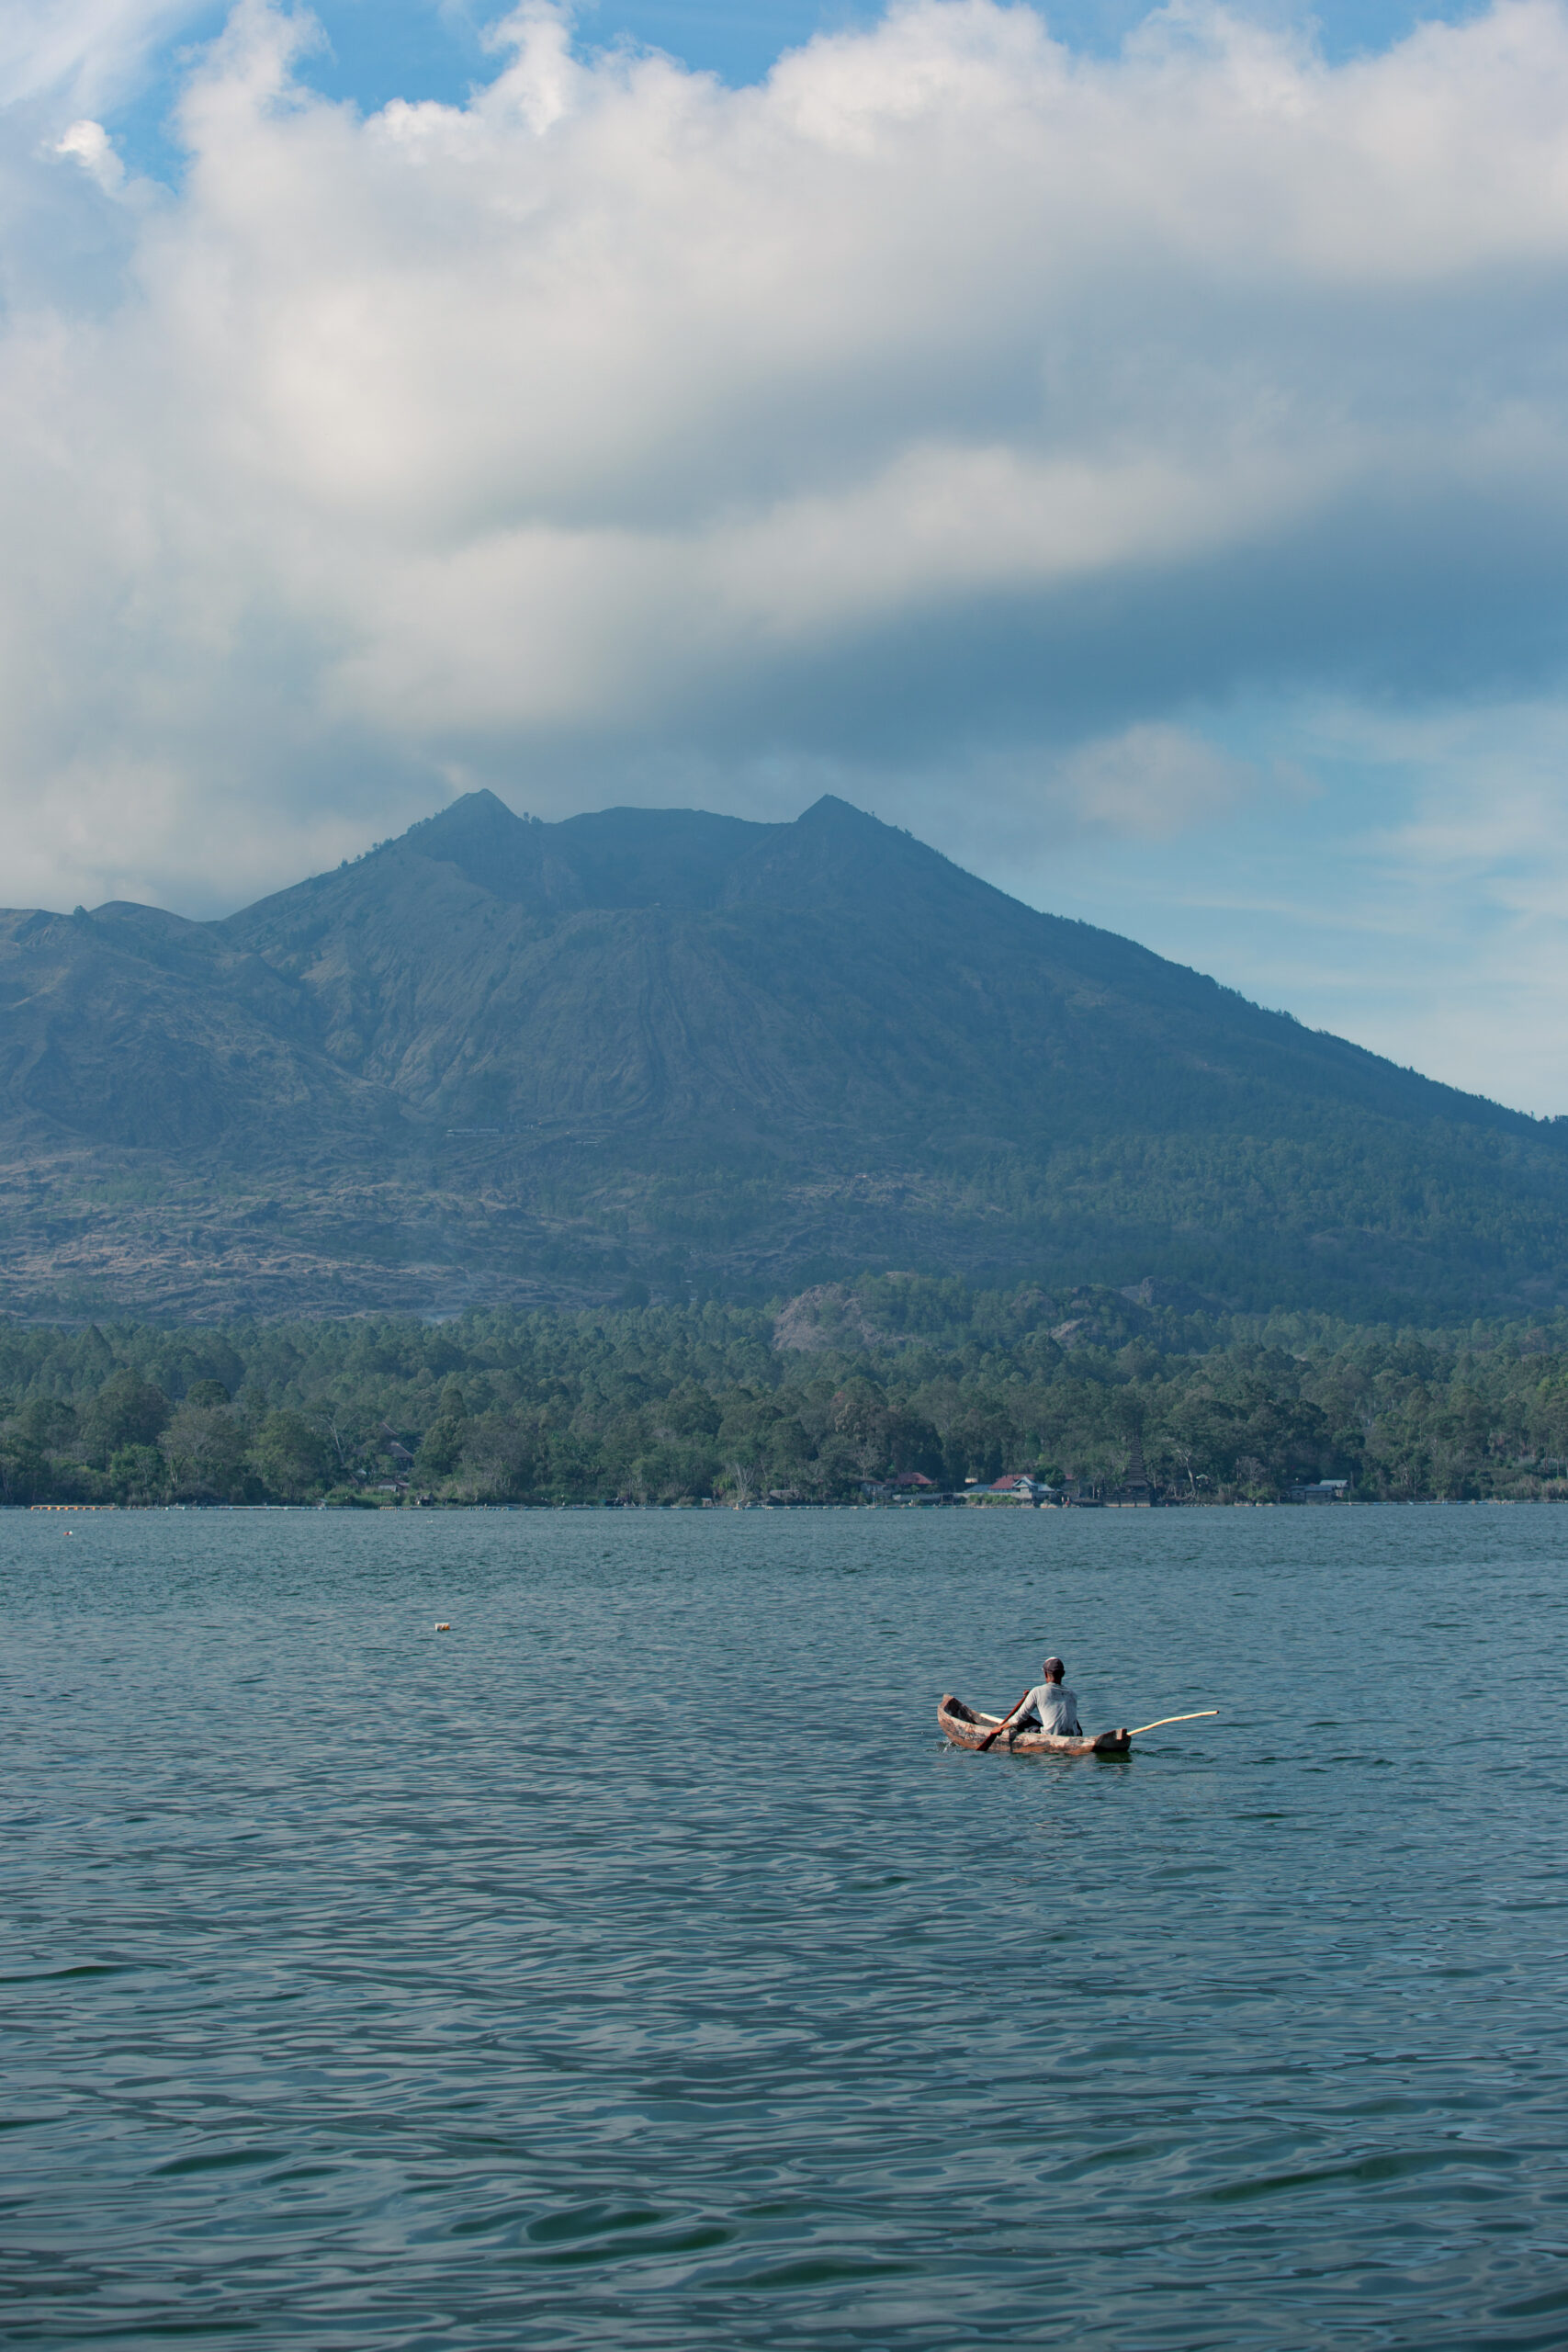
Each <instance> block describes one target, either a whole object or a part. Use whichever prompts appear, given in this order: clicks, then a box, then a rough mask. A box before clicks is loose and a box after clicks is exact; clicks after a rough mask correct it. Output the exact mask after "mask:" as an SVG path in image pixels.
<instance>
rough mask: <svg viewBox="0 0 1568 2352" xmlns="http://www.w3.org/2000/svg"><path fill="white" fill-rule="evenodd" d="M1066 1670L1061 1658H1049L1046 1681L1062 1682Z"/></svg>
mask: <svg viewBox="0 0 1568 2352" xmlns="http://www.w3.org/2000/svg"><path fill="white" fill-rule="evenodd" d="M1066 1670H1067V1669H1066V1667H1065V1666H1064V1665H1063V1664H1062V1661H1061V1659H1060V1658H1059V1657H1048V1658H1047V1659H1046V1661H1045V1679H1046V1681H1047V1682H1060V1680H1061V1679H1062V1677H1063V1675H1064V1674H1066Z"/></svg>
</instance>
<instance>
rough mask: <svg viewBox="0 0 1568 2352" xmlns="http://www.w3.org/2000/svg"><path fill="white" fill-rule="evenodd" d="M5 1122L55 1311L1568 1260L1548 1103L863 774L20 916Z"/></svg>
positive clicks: (6, 977)
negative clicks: (233, 900) (1159, 943)
mask: <svg viewBox="0 0 1568 2352" xmlns="http://www.w3.org/2000/svg"><path fill="white" fill-rule="evenodd" d="M0 1111H3V1116H4V1122H5V1145H6V1148H5V1154H4V1159H5V1172H4V1176H3V1179H0V1181H3V1182H4V1183H5V1185H6V1193H5V1196H4V1213H5V1224H4V1228H3V1231H0V1252H3V1253H4V1254H3V1256H0V1267H4V1268H5V1270H6V1271H7V1272H8V1273H9V1277H10V1281H11V1284H12V1301H13V1304H18V1305H24V1306H32V1305H37V1304H39V1302H41V1301H44V1300H45V1299H46V1298H47V1297H50V1296H56V1297H69V1296H72V1295H77V1294H78V1293H79V1294H80V1295H82V1296H83V1297H84V1298H85V1296H86V1295H87V1294H88V1292H89V1291H90V1290H91V1288H92V1285H93V1284H94V1283H97V1284H98V1285H99V1288H100V1291H101V1293H102V1296H103V1300H105V1301H107V1303H109V1304H113V1303H116V1302H118V1303H120V1304H124V1305H130V1304H135V1303H139V1302H140V1303H143V1304H147V1305H152V1306H161V1307H165V1308H168V1309H169V1310H171V1311H175V1310H179V1311H189V1310H191V1309H192V1308H193V1307H196V1308H199V1309H200V1310H201V1311H206V1310H207V1308H209V1307H210V1309H211V1310H212V1311H215V1312H216V1311H225V1312H232V1311H236V1310H241V1311H243V1310H244V1309H245V1308H254V1309H257V1310H259V1311H268V1310H270V1311H285V1310H286V1309H290V1310H291V1309H294V1308H298V1307H299V1306H317V1305H321V1306H325V1305H335V1304H366V1305H368V1304H376V1305H396V1304H399V1303H407V1304H417V1305H422V1306H437V1307H441V1306H449V1305H451V1304H453V1303H462V1302H463V1301H465V1300H470V1299H474V1298H482V1297H491V1296H494V1297H521V1296H539V1297H547V1296H557V1295H572V1296H581V1297H591V1296H594V1295H604V1287H605V1285H606V1284H609V1285H612V1286H613V1285H614V1284H615V1283H616V1282H624V1281H625V1280H626V1279H628V1278H635V1277H637V1276H638V1275H639V1274H641V1275H651V1276H653V1277H654V1278H655V1279H656V1280H657V1281H658V1282H660V1283H662V1284H664V1285H665V1286H666V1287H667V1288H682V1289H684V1288H685V1287H686V1286H687V1285H688V1284H690V1283H696V1284H697V1286H699V1287H701V1286H704V1285H705V1284H707V1283H716V1284H718V1285H720V1286H725V1287H737V1286H739V1287H740V1288H743V1289H744V1288H750V1289H752V1290H758V1289H764V1290H765V1289H767V1288H768V1287H773V1288H774V1289H777V1290H779V1291H783V1290H785V1289H789V1288H794V1287H797V1286H798V1283H797V1277H798V1278H800V1279H807V1278H816V1279H831V1278H832V1277H834V1276H836V1275H838V1274H840V1273H842V1272H850V1271H853V1270H856V1269H858V1268H860V1267H862V1266H866V1265H881V1264H886V1263H887V1262H889V1261H890V1260H891V1261H895V1262H920V1263H922V1264H924V1265H927V1266H929V1267H931V1268H937V1267H943V1266H950V1267H953V1268H955V1269H962V1270H964V1271H966V1272H980V1271H985V1270H986V1269H987V1268H994V1269H995V1270H996V1271H997V1272H1001V1273H1006V1274H1007V1275H1008V1276H1009V1277H1010V1278H1016V1277H1017V1276H1018V1275H1019V1274H1021V1273H1032V1272H1036V1271H1039V1272H1049V1273H1050V1274H1051V1275H1052V1276H1053V1278H1055V1279H1058V1280H1059V1279H1060V1278H1061V1276H1062V1275H1063V1274H1064V1273H1065V1274H1066V1275H1068V1276H1069V1277H1071V1278H1073V1279H1096V1280H1114V1281H1117V1282H1122V1281H1126V1280H1128V1279H1130V1278H1132V1277H1134V1276H1137V1275H1141V1274H1143V1273H1144V1272H1145V1271H1146V1269H1147V1268H1148V1267H1149V1265H1151V1264H1155V1265H1157V1266H1159V1267H1160V1268H1162V1269H1163V1270H1165V1272H1166V1278H1167V1279H1168V1280H1177V1281H1179V1280H1188V1279H1190V1280H1195V1281H1198V1282H1201V1283H1202V1284H1203V1285H1204V1286H1205V1287H1206V1288H1207V1289H1209V1290H1211V1291H1212V1290H1220V1291H1223V1292H1224V1293H1225V1294H1226V1295H1231V1296H1234V1297H1236V1298H1238V1299H1241V1298H1246V1299H1248V1300H1253V1299H1256V1300H1258V1302H1259V1303H1273V1302H1274V1301H1276V1300H1285V1299H1290V1300H1299V1301H1301V1302H1303V1303H1308V1302H1311V1301H1314V1300H1319V1301H1321V1302H1322V1303H1324V1304H1329V1303H1333V1304H1335V1305H1337V1306H1339V1307H1340V1308H1341V1309H1343V1308H1345V1307H1346V1306H1348V1305H1351V1304H1353V1302H1354V1301H1355V1300H1356V1299H1358V1298H1362V1299H1367V1298H1369V1297H1370V1294H1371V1291H1372V1290H1373V1289H1378V1290H1380V1291H1381V1292H1382V1294H1384V1295H1383V1296H1382V1297H1381V1298H1379V1299H1378V1300H1377V1301H1375V1302H1373V1303H1372V1304H1370V1305H1369V1306H1368V1308H1367V1311H1369V1312H1372V1311H1374V1306H1375V1311H1377V1312H1379V1313H1381V1314H1382V1315H1384V1316H1386V1315H1387V1314H1388V1313H1389V1312H1391V1311H1393V1310H1392V1306H1391V1305H1390V1303H1389V1301H1390V1297H1391V1296H1394V1295H1397V1296H1398V1297H1401V1298H1407V1299H1408V1300H1410V1301H1411V1302H1413V1303H1414V1302H1422V1301H1425V1302H1427V1303H1428V1304H1429V1305H1431V1306H1433V1307H1437V1306H1443V1307H1444V1308H1445V1310H1447V1309H1452V1308H1455V1307H1463V1306H1466V1305H1467V1304H1469V1305H1473V1306H1478V1307H1479V1306H1483V1305H1487V1304H1497V1303H1501V1302H1504V1301H1506V1300H1508V1299H1517V1300H1518V1301H1520V1302H1522V1303H1528V1304H1530V1305H1536V1304H1540V1303H1541V1301H1542V1299H1543V1297H1544V1296H1545V1295H1555V1285H1556V1284H1557V1281H1558V1269H1559V1267H1560V1266H1562V1265H1564V1264H1568V1158H1565V1156H1564V1151H1563V1148H1562V1142H1561V1141H1560V1139H1559V1136H1558V1135H1557V1132H1556V1131H1555V1130H1554V1129H1553V1128H1551V1127H1543V1126H1540V1125H1537V1124H1535V1123H1534V1122H1532V1121H1530V1120H1529V1119H1526V1118H1524V1117H1522V1116H1521V1115H1519V1114H1514V1113H1510V1112H1506V1111H1503V1110H1500V1109H1498V1108H1497V1107H1496V1106H1495V1105H1494V1104H1490V1103H1483V1102H1481V1101H1479V1100H1477V1099H1475V1098H1473V1097H1469V1096H1463V1095H1461V1094H1458V1093H1457V1092H1455V1091H1452V1090H1451V1089H1448V1088H1444V1087H1440V1086H1438V1085H1436V1084H1434V1083H1433V1082H1431V1081H1430V1080H1425V1079H1422V1078H1419V1077H1417V1076H1416V1074H1415V1073H1413V1072H1409V1071H1405V1070H1400V1069H1395V1068H1394V1067H1393V1065H1392V1064H1390V1063H1387V1062H1383V1061H1381V1060H1379V1059H1378V1058H1377V1057H1375V1056H1372V1055H1370V1054H1367V1053H1364V1052H1362V1051H1360V1050H1359V1048H1357V1047H1355V1046H1348V1045H1346V1044H1344V1043H1343V1042H1341V1041H1340V1040H1337V1039H1335V1038H1330V1037H1325V1036H1321V1035H1316V1034H1314V1033H1313V1032H1310V1031H1307V1030H1305V1029H1303V1028H1302V1027H1300V1026H1299V1025H1298V1024H1297V1023H1294V1022H1292V1021H1291V1020H1289V1019H1287V1018H1286V1017H1284V1016H1282V1015H1280V1014H1276V1013H1269V1012H1262V1011H1260V1010H1259V1009H1258V1007H1257V1006H1254V1005H1251V1004H1248V1003H1247V1002H1246V1001H1244V1000H1243V999H1241V998H1240V997H1238V996H1236V995H1235V994H1234V993H1233V992H1231V991H1229V990H1226V989H1221V988H1219V987H1218V986H1217V985H1216V984H1215V983H1214V982H1213V981H1212V980H1209V979H1206V978H1203V977H1201V975H1199V974H1197V973H1194V972H1190V971H1188V970H1186V969H1185V968H1183V967H1179V966H1176V965H1172V964H1168V963H1166V962H1164V961H1163V960H1162V959H1161V958H1159V957H1157V956H1152V955H1150V954H1149V953H1148V952H1147V951H1146V950H1145V949H1143V948H1140V947H1137V946H1135V945H1134V944H1132V943H1131V942H1129V941H1127V940H1123V939H1120V938H1117V937H1116V936H1114V935H1113V934H1111V933H1105V932H1100V931H1096V930H1093V929H1092V928H1090V927H1089V926H1087V925H1084V924H1081V923H1074V922H1064V921H1062V920H1060V919H1058V918H1056V917H1054V916H1050V915H1044V914H1041V913H1038V912H1036V911H1035V910H1032V909H1030V908H1027V907H1024V906H1021V904H1019V903H1018V901H1016V900H1014V899H1009V898H1008V897H1006V896H1005V895H1004V894H1003V893H1001V892H1000V891H998V890H995V889H993V888H990V887H989V886H988V885H987V884H985V883H983V882H980V881H978V880H976V878H975V877H974V876H970V875H967V874H965V873H964V872H963V871H962V870H961V869H960V868H958V867H956V866H954V865H952V864H950V863H949V862H948V861H947V860H946V859H944V858H942V857H941V856H939V855H938V854H936V853H935V852H934V851H931V850H930V849H928V848H926V847H924V846H923V845H922V844H921V843H919V842H915V841H913V840H912V839H911V838H910V837H909V836H908V835H907V834H905V833H901V832H899V831H897V830H896V829H894V828H892V827H889V826H886V825H882V824H879V823H878V822H877V821H876V820H874V819H873V818H870V817H867V816H864V815H863V814H862V813H861V812H860V811H858V810H856V809H852V808H850V807H848V806H847V805H846V804H845V803H844V802H842V801H840V800H836V799H832V798H828V799H824V800H821V801H819V802H818V803H817V805H816V806H815V807H814V808H812V809H808V810H807V812H806V814H805V815H804V816H803V817H801V818H800V819H799V820H797V821H796V822H795V823H794V824H789V825H761V824H750V823H746V822H743V821H741V820H738V819H735V818H728V817H716V816H709V815H705V814H704V813H702V812H701V811H695V810H686V809H673V810H648V809H610V810H605V811H602V812H599V813H597V814H595V815H592V816H583V817H576V818H571V819H569V820H566V821H565V822H563V823H560V824H553V825H552V824H541V823H538V822H536V821H533V820H526V819H523V818H520V817H517V816H515V815H513V812H512V811H511V810H510V809H507V808H506V807H505V806H504V804H503V803H502V801H500V800H499V799H497V798H496V797H494V796H493V795H492V794H490V793H483V792H481V793H474V794H470V795H468V797H465V798H464V799H462V800H459V801H457V802H456V803H455V804H454V805H453V806H452V807H451V808H449V809H446V811H445V812H444V813H443V814H442V815H440V816H438V817H436V818H434V819H432V820H429V821H428V822H426V823H424V824H423V825H418V826H415V827H414V828H413V829H412V831H410V832H408V833H406V834H405V835H403V836H402V838H401V839H400V840H398V841H395V842H389V843H387V844H386V845H385V846H384V847H382V848H381V849H378V850H377V851H375V852H374V853H372V854H370V855H368V856H367V857H365V858H362V859H360V860H358V861H357V862H355V864H354V865H349V866H345V867H343V868H340V869H339V870H338V871H337V872H336V873H333V874H326V875H321V876H315V877H313V878H312V879H310V880H309V881H306V882H302V883H300V884H299V885H298V886H296V887H295V888H292V889H289V890H285V891H282V892H280V893H278V894H277V895H276V896H275V897H273V898H270V899H263V900H262V901H260V902H259V903H258V904H257V905H255V906H254V907H250V908H247V909H245V910H243V912H242V913H239V914H236V915H233V916H231V917H230V918H229V919H228V920H227V921H225V922H218V923H193V922H185V921H184V920H182V919H181V918H180V917H177V916H174V915H169V914H165V913H163V912H161V911H160V910H157V909H153V908H146V907H136V906H129V905H118V904H117V905H110V906H107V907H102V908H99V909H97V910H96V911H94V912H93V913H91V914H86V913H84V912H83V911H82V910H78V911H77V913H76V914H75V915H73V916H70V917H65V916H57V915H49V914H39V913H23V914H10V915H5V916H0ZM182 1235H184V1236H185V1238H184V1239H182V1238H180V1237H181V1236H182ZM51 1285H52V1288H51ZM62 1285H63V1289H62ZM106 1286H107V1287H106ZM1543 1286H1544V1288H1543Z"/></svg>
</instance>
